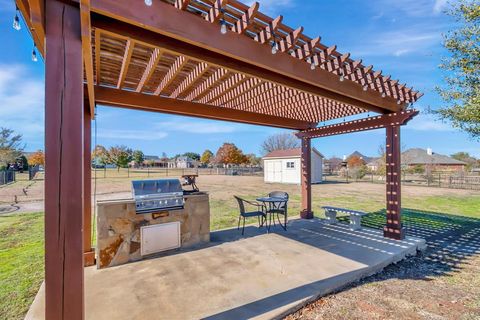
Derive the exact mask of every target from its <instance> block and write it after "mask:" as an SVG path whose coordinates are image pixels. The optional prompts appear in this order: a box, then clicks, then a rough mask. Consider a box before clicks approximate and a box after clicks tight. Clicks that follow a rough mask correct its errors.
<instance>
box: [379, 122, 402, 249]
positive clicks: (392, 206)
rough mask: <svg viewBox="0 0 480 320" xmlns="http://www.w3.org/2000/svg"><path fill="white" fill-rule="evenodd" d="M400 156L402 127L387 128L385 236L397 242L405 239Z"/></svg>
mask: <svg viewBox="0 0 480 320" xmlns="http://www.w3.org/2000/svg"><path fill="white" fill-rule="evenodd" d="M400 154H401V152H400V126H399V125H394V126H389V127H387V128H386V145H385V165H386V200H387V201H386V206H387V221H386V225H385V227H384V228H383V236H384V237H386V238H390V239H395V240H403V239H405V228H404V227H403V225H402V194H401V188H402V185H401V182H402V170H401V159H400V158H401V157H400Z"/></svg>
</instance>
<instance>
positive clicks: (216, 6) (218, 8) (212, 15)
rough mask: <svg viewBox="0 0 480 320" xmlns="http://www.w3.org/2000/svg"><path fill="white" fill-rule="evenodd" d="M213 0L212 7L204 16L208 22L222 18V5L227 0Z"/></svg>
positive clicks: (225, 3) (223, 5)
mask: <svg viewBox="0 0 480 320" xmlns="http://www.w3.org/2000/svg"><path fill="white" fill-rule="evenodd" d="M214 1H215V2H214V3H213V5H212V8H211V9H210V11H209V12H208V14H207V15H206V16H205V20H207V21H209V22H212V23H213V22H218V21H219V20H220V19H222V18H223V9H222V8H223V7H225V6H226V5H227V3H228V0H214Z"/></svg>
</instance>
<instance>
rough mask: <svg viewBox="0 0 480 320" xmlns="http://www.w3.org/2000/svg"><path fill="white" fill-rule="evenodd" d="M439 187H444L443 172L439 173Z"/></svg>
mask: <svg viewBox="0 0 480 320" xmlns="http://www.w3.org/2000/svg"><path fill="white" fill-rule="evenodd" d="M438 187H440V188H441V187H442V174H441V173H439V174H438Z"/></svg>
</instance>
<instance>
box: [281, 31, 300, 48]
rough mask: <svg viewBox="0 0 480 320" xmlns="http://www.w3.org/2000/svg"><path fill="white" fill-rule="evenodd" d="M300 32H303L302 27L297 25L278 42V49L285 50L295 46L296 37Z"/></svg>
mask: <svg viewBox="0 0 480 320" xmlns="http://www.w3.org/2000/svg"><path fill="white" fill-rule="evenodd" d="M302 32H303V27H299V28H298V29H296V30H294V31H292V32H291V33H289V34H288V35H287V36H286V37H285V39H283V40H282V41H280V44H279V48H280V51H282V52H287V51H289V50H291V49H292V48H293V47H295V45H296V44H297V41H298V38H299V37H300V35H301V34H302Z"/></svg>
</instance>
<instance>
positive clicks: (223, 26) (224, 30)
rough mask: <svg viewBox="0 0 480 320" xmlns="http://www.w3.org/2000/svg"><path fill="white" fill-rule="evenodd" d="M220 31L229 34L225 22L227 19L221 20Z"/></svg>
mask: <svg viewBox="0 0 480 320" xmlns="http://www.w3.org/2000/svg"><path fill="white" fill-rule="evenodd" d="M220 33H221V34H227V23H226V22H225V19H222V20H220Z"/></svg>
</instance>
